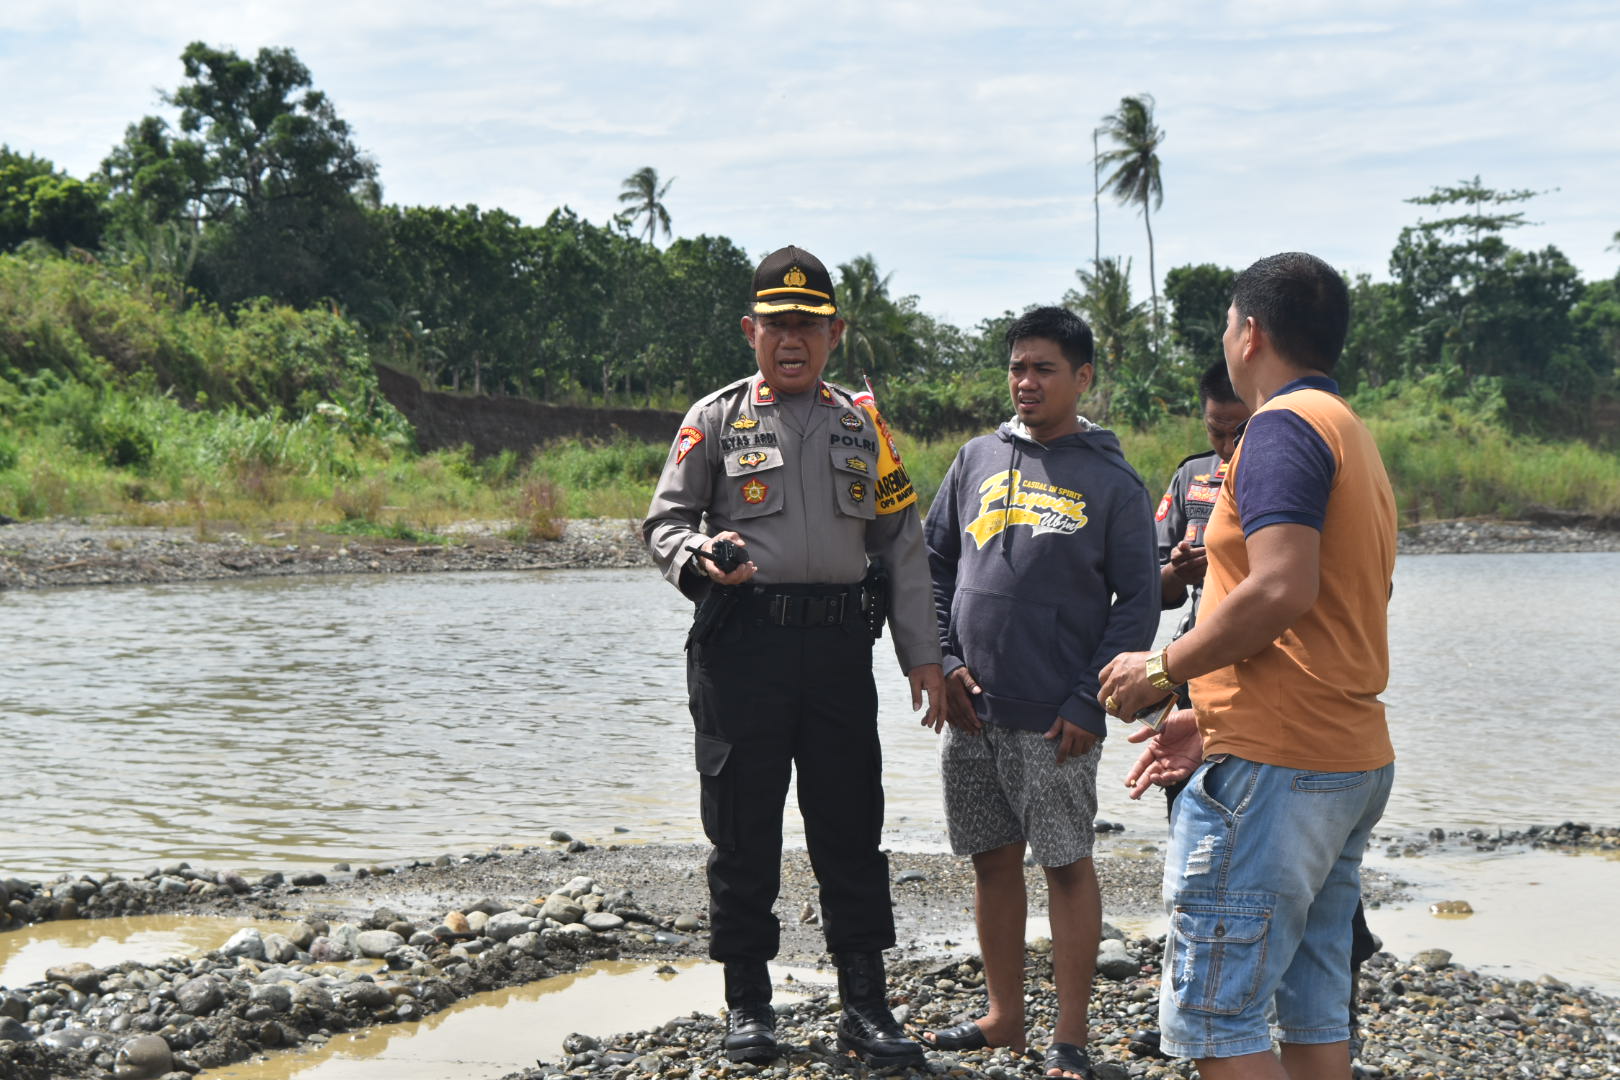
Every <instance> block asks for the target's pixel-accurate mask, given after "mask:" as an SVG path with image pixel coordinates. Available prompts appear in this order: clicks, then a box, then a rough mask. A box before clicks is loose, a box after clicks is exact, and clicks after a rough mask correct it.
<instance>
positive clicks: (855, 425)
mask: <svg viewBox="0 0 1620 1080" xmlns="http://www.w3.org/2000/svg"><path fill="white" fill-rule="evenodd" d="M838 422H839V423H840V424H843V425H844V426H845V427H847V428H849V430H851V431H859V430H861V428H863V427H865V426H866V421H865V420H862V419H861V418H860V417H858V416H856V415H855V414H854V413H852V412H847V413H845V414H844V415H843V416H840V417H839V418H838Z"/></svg>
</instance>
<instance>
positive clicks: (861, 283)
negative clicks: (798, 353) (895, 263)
mask: <svg viewBox="0 0 1620 1080" xmlns="http://www.w3.org/2000/svg"><path fill="white" fill-rule="evenodd" d="M838 275H839V281H838V317H839V318H841V319H843V320H844V340H843V341H841V342H839V343H838V349H839V352H840V354H841V356H840V358H839V366H840V367H841V369H842V374H843V376H844V378H845V379H846V380H849V381H850V384H851V385H855V384H856V383H857V382H858V380H859V379H860V376H861V373H862V372H863V371H864V372H866V373H868V374H870V375H878V374H880V373H886V371H887V369H888V368H889V367H890V366H891V364H892V362H893V360H894V358H895V355H896V353H897V352H898V349H899V342H898V338H899V336H900V335H901V334H903V332H904V326H903V323H904V320H903V318H902V316H901V315H900V312H899V311H898V310H897V309H896V308H895V304H894V300H893V299H892V298H891V297H890V296H889V279H890V278H892V277H894V275H893V274H892V273H891V274H880V273H879V272H878V266H877V260H876V259H874V258H873V257H872V256H871V255H870V254H868V255H857V256H855V258H853V259H851V260H850V261H849V262H847V263H840V264H839V266H838Z"/></svg>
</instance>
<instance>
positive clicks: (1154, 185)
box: [1100, 94, 1164, 348]
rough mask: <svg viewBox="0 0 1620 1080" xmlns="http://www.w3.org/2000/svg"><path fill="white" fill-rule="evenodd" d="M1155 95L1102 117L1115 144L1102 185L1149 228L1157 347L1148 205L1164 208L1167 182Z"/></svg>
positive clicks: (1154, 287)
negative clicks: (1138, 214)
mask: <svg viewBox="0 0 1620 1080" xmlns="http://www.w3.org/2000/svg"><path fill="white" fill-rule="evenodd" d="M1153 106H1154V101H1153V95H1152V94H1138V95H1136V96H1135V97H1125V98H1120V100H1119V108H1118V109H1116V110H1115V111H1113V112H1111V113H1109V114H1108V115H1107V116H1105V117H1103V127H1102V131H1103V134H1104V135H1106V136H1108V137H1109V138H1110V139H1112V140H1113V141H1114V144H1115V146H1114V149H1112V150H1107V151H1104V153H1103V154H1102V157H1101V159H1100V160H1101V162H1102V164H1103V165H1104V166H1105V167H1108V168H1112V169H1113V170H1114V171H1113V173H1112V174H1111V175H1110V176H1109V177H1108V179H1107V180H1105V181H1103V186H1104V187H1106V188H1108V190H1109V191H1110V192H1112V193H1113V195H1114V197H1115V198H1116V199H1118V200H1119V201H1120V202H1122V203H1135V204H1137V205H1138V206H1140V207H1141V208H1142V224H1144V225H1145V226H1147V238H1148V285H1149V287H1150V290H1151V292H1152V293H1153V326H1154V338H1155V345H1154V347H1155V348H1157V347H1158V346H1157V338H1158V324H1159V275H1158V267H1157V264H1156V263H1155V261H1154V258H1153V222H1152V220H1151V219H1150V217H1149V204H1151V205H1152V209H1155V210H1157V209H1158V208H1159V207H1161V206H1163V205H1164V183H1163V182H1162V181H1161V180H1160V178H1159V147H1160V146H1161V145H1163V143H1164V132H1163V131H1162V130H1161V129H1160V128H1159V126H1158V125H1157V124H1155V123H1154V122H1153Z"/></svg>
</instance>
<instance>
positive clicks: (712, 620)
mask: <svg viewBox="0 0 1620 1080" xmlns="http://www.w3.org/2000/svg"><path fill="white" fill-rule="evenodd" d="M743 588H744V587H743V586H739V585H710V586H709V591H708V593H707V595H705V596H704V597H703V601H702V602H701V603H700V604H698V606H697V611H696V613H695V614H693V616H692V629H691V630H690V631H688V632H687V635H686V647H687V648H688V649H690V648H691V647H692V646H693V645H703V644H705V643H707V642H708V641H709V640H710V639H711V638H713V637H714V635H716V634H718V633H719V632H720V628H721V627H722V626H724V625H726V620H727V619H729V618H730V617H731V611H732V609H733V608H735V607H736V606H737V601H738V600H740V599H741V598H742V590H743Z"/></svg>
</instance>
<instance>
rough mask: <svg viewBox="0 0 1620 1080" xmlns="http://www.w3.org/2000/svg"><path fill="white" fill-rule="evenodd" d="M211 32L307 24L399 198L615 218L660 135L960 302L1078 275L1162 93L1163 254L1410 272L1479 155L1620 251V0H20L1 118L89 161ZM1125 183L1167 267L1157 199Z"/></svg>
mask: <svg viewBox="0 0 1620 1080" xmlns="http://www.w3.org/2000/svg"><path fill="white" fill-rule="evenodd" d="M199 39H200V40H204V41H207V42H209V43H211V44H217V45H222V46H228V47H231V48H235V49H236V50H238V51H240V52H242V53H244V54H248V53H252V52H254V51H256V50H257V49H258V48H260V47H262V46H266V45H285V46H289V47H291V48H293V49H295V50H296V51H297V53H298V55H299V57H300V58H301V59H302V60H303V61H304V62H305V63H306V64H307V65H308V66H309V67H310V68H311V70H312V72H313V75H314V79H315V82H316V85H317V86H319V87H320V88H322V89H324V90H326V91H327V92H328V93H329V94H330V96H331V97H332V99H333V101H334V102H335V104H336V106H337V108H338V110H339V112H340V114H341V115H343V116H344V117H345V118H346V119H348V120H349V121H350V122H351V124H352V125H353V126H354V129H355V131H356V133H357V138H358V141H359V142H360V144H361V145H362V146H364V147H365V148H366V149H367V150H368V151H370V152H371V153H372V154H373V155H374V156H375V157H376V159H377V160H378V162H379V164H380V166H381V170H382V180H383V183H384V188H385V192H386V194H387V196H388V197H389V198H390V199H392V200H396V201H402V202H406V203H438V204H446V205H448V204H463V203H468V202H473V203H477V204H479V205H481V206H485V207H491V206H503V207H505V208H506V209H508V210H511V211H512V212H514V213H517V214H519V215H521V216H523V217H525V218H527V219H530V220H539V219H541V218H543V217H544V216H545V215H546V214H547V213H549V212H550V210H551V209H552V208H554V207H555V206H557V205H559V204H562V203H567V204H569V205H571V206H572V207H573V208H574V209H575V210H577V211H578V212H580V213H582V214H584V215H585V216H587V217H589V218H591V219H592V220H596V221H601V220H604V219H605V218H606V217H607V216H609V215H610V214H612V213H613V212H614V211H615V210H616V209H617V202H616V196H617V193H618V189H619V183H620V181H621V180H622V179H623V177H625V176H626V175H628V174H629V173H630V172H632V171H633V170H635V169H636V168H639V167H641V166H643V165H652V166H654V167H656V168H657V169H658V170H659V171H660V173H661V174H662V175H665V176H674V177H676V178H677V181H676V183H675V186H674V187H673V188H672V189H671V194H670V197H669V205H670V209H671V212H672V214H673V216H674V222H675V226H676V229H677V231H679V232H681V233H685V234H696V233H698V232H707V233H711V234H713V233H722V234H725V235H729V236H731V237H732V238H733V239H735V240H737V241H738V242H739V243H741V244H743V245H744V246H745V247H746V248H748V249H749V250H750V251H751V252H755V253H758V254H763V253H764V252H765V251H767V250H770V249H771V248H773V247H775V246H778V245H779V244H781V243H783V242H786V241H787V240H788V239H793V240H795V241H796V242H800V243H805V244H806V245H807V246H810V247H811V249H812V250H815V251H817V252H818V253H819V254H821V255H822V256H823V258H826V259H828V260H829V261H834V262H837V261H843V260H847V259H848V258H850V257H851V256H853V255H855V254H859V253H862V252H867V251H870V252H872V253H873V254H874V255H876V257H877V258H878V260H879V263H880V265H881V267H882V268H883V269H884V270H885V271H890V270H892V271H894V275H895V277H894V283H895V287H896V288H897V289H899V290H900V291H902V292H915V293H917V294H919V295H920V296H921V300H922V305H923V307H924V308H925V309H927V310H931V311H935V312H939V313H943V314H946V315H948V316H949V317H952V318H954V319H956V320H958V321H961V322H972V321H976V320H977V319H978V318H980V317H982V316H984V315H988V314H993V313H995V312H999V311H1000V310H1002V309H1004V308H1007V307H1018V306H1021V305H1022V304H1023V303H1025V302H1029V301H1034V300H1043V299H1046V300H1050V299H1056V298H1057V297H1058V296H1059V295H1061V293H1062V291H1063V290H1064V289H1066V288H1068V287H1070V285H1071V284H1072V282H1073V268H1074V267H1076V266H1078V265H1080V264H1081V263H1083V262H1084V261H1086V260H1088V259H1089V258H1090V257H1091V251H1092V229H1093V222H1092V214H1091V160H1090V159H1091V130H1092V128H1093V126H1094V125H1095V124H1096V123H1097V120H1098V119H1099V118H1100V117H1101V116H1102V114H1104V113H1106V112H1108V111H1110V110H1112V109H1113V108H1114V106H1115V105H1116V104H1117V102H1118V101H1119V98H1120V97H1121V96H1122V95H1125V94H1130V93H1137V92H1141V91H1150V92H1152V93H1154V94H1155V96H1156V98H1157V101H1158V119H1159V122H1160V124H1161V125H1162V126H1163V127H1164V129H1165V131H1166V132H1167V135H1168V138H1167V141H1166V142H1165V144H1164V147H1163V150H1162V155H1161V156H1162V161H1163V170H1164V182H1165V190H1166V195H1165V203H1164V206H1163V208H1162V210H1160V211H1155V213H1154V217H1153V221H1154V231H1155V237H1156V239H1157V241H1158V250H1157V255H1158V259H1157V262H1158V269H1159V272H1160V273H1161V274H1162V273H1163V272H1164V271H1165V270H1166V269H1168V268H1169V267H1171V266H1174V265H1178V264H1182V263H1186V262H1206V261H1212V262H1219V263H1223V264H1227V265H1234V264H1241V263H1243V262H1245V261H1247V260H1248V259H1250V258H1253V257H1255V256H1258V255H1261V254H1265V253H1267V252H1269V251H1273V250H1278V249H1280V248H1283V247H1294V246H1304V247H1310V248H1312V249H1314V250H1318V251H1321V252H1322V253H1323V254H1324V255H1326V256H1328V257H1329V258H1333V259H1336V260H1338V261H1342V262H1343V263H1345V264H1346V265H1347V266H1351V267H1354V268H1359V269H1365V270H1368V271H1371V272H1373V273H1375V274H1380V275H1381V274H1382V273H1383V272H1384V264H1385V262H1386V261H1387V258H1388V253H1389V249H1390V247H1391V246H1392V244H1393V243H1394V239H1395V234H1396V232H1397V231H1398V230H1399V228H1400V227H1401V226H1402V225H1403V224H1407V223H1410V222H1411V221H1413V220H1415V218H1416V216H1417V215H1416V213H1415V210H1416V208H1414V207H1410V206H1407V205H1405V204H1403V203H1402V202H1401V200H1402V199H1403V198H1406V197H1408V196H1411V195H1414V194H1418V193H1421V192H1423V191H1425V190H1427V189H1428V188H1429V187H1431V186H1433V185H1435V184H1442V183H1450V182H1453V181H1455V180H1457V179H1460V178H1462V177H1468V176H1473V175H1475V174H1476V173H1477V174H1479V175H1481V176H1482V177H1483V178H1484V180H1485V181H1486V183H1489V184H1493V185H1496V186H1502V187H1532V188H1537V189H1541V188H1548V187H1553V186H1557V187H1559V188H1560V189H1561V190H1560V191H1559V192H1557V193H1556V194H1554V195H1548V196H1544V197H1542V198H1541V199H1538V200H1536V202H1535V203H1533V204H1532V209H1531V216H1532V217H1533V218H1535V219H1536V220H1538V221H1541V222H1543V223H1544V224H1542V225H1539V226H1537V227H1536V229H1535V230H1534V231H1532V230H1525V231H1524V232H1523V233H1522V234H1521V237H1520V239H1521V242H1525V243H1531V242H1534V243H1536V244H1541V243H1557V244H1558V245H1559V246H1560V247H1562V248H1563V249H1564V250H1565V251H1566V252H1567V253H1568V254H1570V255H1571V257H1572V258H1575V259H1576V260H1577V261H1578V264H1579V265H1580V266H1581V267H1582V269H1583V271H1584V272H1585V273H1586V274H1587V275H1588V276H1594V275H1596V274H1599V273H1601V274H1604V275H1605V276H1607V275H1608V274H1611V273H1613V272H1614V269H1615V266H1616V263H1617V262H1620V257H1617V256H1615V255H1614V254H1613V253H1612V252H1605V251H1604V250H1603V248H1604V245H1606V244H1607V243H1609V238H1610V236H1611V235H1612V233H1613V232H1614V230H1615V229H1617V228H1620V209H1617V207H1616V204H1615V202H1614V199H1613V195H1612V192H1613V188H1614V185H1613V182H1612V179H1610V174H1611V172H1612V165H1613V162H1614V161H1615V160H1617V158H1620V154H1617V151H1620V132H1617V126H1616V125H1615V124H1614V123H1613V118H1614V117H1615V116H1617V115H1620V74H1617V71H1616V68H1617V65H1615V64H1614V62H1613V57H1614V56H1615V55H1620V14H1617V13H1616V11H1615V9H1614V8H1613V7H1612V5H1608V4H1603V3H1594V2H1583V0H1566V2H1564V3H1556V2H1554V3H1548V4H1542V5H1538V6H1536V7H1535V8H1534V9H1521V8H1510V7H1508V6H1507V5H1503V4H1478V3H1469V4H1464V3H1462V2H1461V0H1452V2H1450V3H1446V4H1444V5H1437V4H1428V5H1423V6H1421V7H1420V8H1418V7H1416V6H1414V5H1410V4H1407V3H1403V2H1399V0H1372V2H1369V3H1363V4H1361V5H1358V6H1357V8H1356V9H1355V10H1354V12H1353V13H1347V11H1346V9H1345V8H1344V7H1343V5H1342V4H1340V3H1337V2H1334V0H1306V2H1301V0H1231V2H1228V3H1224V4H1219V5H1192V4H1189V3H1185V2H1181V0H1097V2H1094V3H1090V4H1087V5H1085V6H1084V7H1079V6H1076V7H1074V8H1073V9H1072V13H1069V14H1065V13H1064V12H1063V11H1062V10H1061V9H1059V8H1057V7H1055V6H1054V5H1051V4H1045V3H1034V2H1028V0H1014V2H1007V3H995V4H991V3H983V2H970V0H941V2H937V3H925V2H922V0H905V2H901V3H895V4H884V5H876V6H873V5H865V4H857V3H855V2H854V0H835V2H834V3H832V4H830V5H823V7H822V8H819V9H817V10H816V11H815V12H814V13H813V14H812V15H811V16H809V17H807V15H806V12H804V11H803V10H801V9H791V10H790V9H784V8H780V7H770V6H762V5H757V4H744V3H737V2H731V3H721V4H709V5H690V4H682V3H677V2H674V0H657V2H653V3H637V4H630V3H625V2H619V0H613V2H605V3H604V2H594V0H577V2H575V0H553V2H536V0H463V2H459V3H456V4H451V5H446V4H442V3H439V2H436V0H435V2H428V0H397V2H392V3H388V4H381V3H353V2H348V3H345V2H341V0H327V2H316V0H282V2H280V3H277V4H275V5H269V4H263V5H239V6H234V7H233V6H227V5H217V4H203V3H200V2H198V0H148V2H143V3H140V4H129V3H127V2H125V3H120V4H114V3H110V2H104V0H79V2H78V3H76V4H73V5H63V4H61V3H60V2H53V0H13V2H12V3H10V4H8V5H6V6H5V8H4V10H3V11H0V90H3V93H4V97H5V100H6V101H7V102H8V105H9V106H10V107H9V108H8V109H7V110H6V115H5V119H4V120H3V121H0V140H3V141H5V142H7V143H10V144H11V145H13V146H16V147H18V148H19V149H23V150H28V151H32V152H35V153H39V154H42V155H44V156H47V157H50V158H52V159H53V160H55V161H57V162H58V163H59V164H61V165H62V166H64V167H66V168H68V169H69V170H71V171H73V172H75V173H77V174H81V175H82V174H83V173H85V172H88V171H89V170H91V169H93V168H95V166H96V165H97V163H99V161H100V160H101V158H102V157H103V156H105V154H106V153H107V151H108V150H109V149H110V148H111V146H112V145H113V144H114V143H115V142H116V141H117V140H118V139H119V138H120V137H121V135H122V132H123V129H124V127H125V125H127V124H128V123H130V122H131V121H133V120H135V119H137V118H138V117H139V116H141V115H143V114H145V113H149V112H153V111H158V110H159V105H158V102H157V98H156V90H157V88H172V87H173V86H175V85H176V84H177V83H178V82H179V81H180V77H181V72H180V65H179V62H178V57H179V53H180V51H181V49H183V48H184V47H185V45H186V43H187V42H189V41H192V40H199ZM1101 209H1102V223H1101V224H1102V234H1103V243H1104V248H1105V252H1118V253H1121V254H1125V255H1128V256H1130V257H1132V258H1133V260H1134V263H1135V266H1136V277H1137V281H1138V284H1139V287H1140V288H1141V291H1142V292H1144V293H1145V292H1146V291H1147V290H1146V267H1147V249H1146V241H1145V237H1144V235H1143V229H1142V222H1141V218H1140V215H1138V214H1137V213H1136V212H1135V211H1134V209H1133V208H1128V207H1121V206H1119V205H1117V204H1115V203H1114V202H1113V201H1112V200H1111V199H1108V198H1107V197H1105V198H1104V199H1103V202H1102V208H1101ZM1532 236H1534V240H1532Z"/></svg>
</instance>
